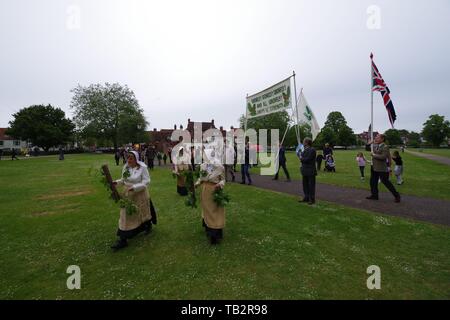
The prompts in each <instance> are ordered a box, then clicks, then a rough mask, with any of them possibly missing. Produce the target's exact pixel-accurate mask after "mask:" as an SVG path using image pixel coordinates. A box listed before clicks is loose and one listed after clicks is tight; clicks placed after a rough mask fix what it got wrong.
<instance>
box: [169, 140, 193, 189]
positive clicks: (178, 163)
mask: <svg viewBox="0 0 450 320" xmlns="http://www.w3.org/2000/svg"><path fill="white" fill-rule="evenodd" d="M184 149H185V148H183V147H182V148H180V149H179V152H178V156H177V157H175V159H174V163H173V166H174V170H173V174H175V175H176V178H177V192H178V194H179V195H180V196H187V195H188V186H186V178H185V176H184V172H186V171H190V170H192V166H191V165H190V164H189V163H190V156H189V155H185V154H184Z"/></svg>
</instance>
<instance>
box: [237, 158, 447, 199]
mask: <svg viewBox="0 0 450 320" xmlns="http://www.w3.org/2000/svg"><path fill="white" fill-rule="evenodd" d="M359 151H361V150H335V151H334V160H335V163H336V172H324V171H323V168H324V165H325V164H324V162H322V171H321V172H319V174H318V176H317V182H321V183H329V184H333V185H339V186H346V187H354V188H360V189H367V190H368V191H369V190H370V187H369V178H370V164H367V165H366V169H365V175H366V179H365V181H361V180H360V172H359V167H358V164H357V163H356V154H357V153H358V152H359ZM391 152H393V150H391ZM363 153H364V157H365V158H366V159H367V160H370V159H371V157H370V152H367V151H364V152H363ZM401 157H402V158H403V166H404V168H403V169H404V170H403V173H404V174H403V180H404V184H403V185H400V186H398V185H395V187H396V188H397V190H398V191H399V192H400V193H401V194H410V195H416V196H422V197H430V198H437V199H446V200H450V166H447V165H445V164H441V163H437V162H435V161H433V160H429V159H424V158H420V157H417V156H415V155H412V154H408V153H407V152H405V153H401ZM286 158H287V166H288V171H289V174H290V175H291V178H294V179H300V178H301V176H300V161H299V159H298V158H297V156H296V155H295V153H294V152H287V153H286ZM392 168H393V167H392ZM252 172H253V173H254V174H259V169H258V167H254V168H252ZM239 179H240V174H239ZM280 179H285V176H284V172H283V170H281V171H280ZM391 181H392V182H395V176H394V175H393V174H392V175H391ZM380 191H387V189H386V188H385V187H384V185H380Z"/></svg>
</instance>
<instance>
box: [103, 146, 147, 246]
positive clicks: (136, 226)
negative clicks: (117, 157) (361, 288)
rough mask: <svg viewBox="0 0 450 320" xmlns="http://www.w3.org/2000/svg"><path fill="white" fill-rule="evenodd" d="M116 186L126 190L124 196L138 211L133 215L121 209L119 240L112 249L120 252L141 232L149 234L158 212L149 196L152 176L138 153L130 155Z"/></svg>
mask: <svg viewBox="0 0 450 320" xmlns="http://www.w3.org/2000/svg"><path fill="white" fill-rule="evenodd" d="M114 184H115V185H117V186H122V187H123V188H124V190H123V192H122V195H123V197H124V198H127V199H129V200H131V201H132V203H133V204H134V205H135V207H136V210H135V212H133V213H132V214H130V213H129V212H127V209H126V208H120V217H119V228H118V230H117V236H118V237H119V239H118V240H117V242H116V244H114V245H113V246H112V247H111V248H112V249H114V250H119V249H122V248H125V247H127V246H128V239H131V238H133V237H134V236H136V235H137V234H139V233H141V232H145V234H149V233H150V232H151V230H152V223H153V224H156V212H155V209H154V207H153V204H152V202H151V199H150V197H149V194H148V189H147V186H148V185H149V184H150V175H149V173H148V170H147V166H146V165H145V163H143V162H141V161H139V154H138V153H137V152H136V151H130V152H129V153H128V158H127V163H126V164H125V165H124V166H123V169H122V178H121V179H118V180H115V181H114Z"/></svg>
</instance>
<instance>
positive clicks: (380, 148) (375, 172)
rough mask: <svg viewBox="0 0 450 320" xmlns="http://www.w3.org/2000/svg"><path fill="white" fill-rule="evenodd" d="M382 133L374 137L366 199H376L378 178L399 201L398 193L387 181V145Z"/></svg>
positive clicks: (388, 154)
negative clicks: (369, 192) (368, 189)
mask: <svg viewBox="0 0 450 320" xmlns="http://www.w3.org/2000/svg"><path fill="white" fill-rule="evenodd" d="M384 140H385V136H384V134H379V135H377V136H376V137H375V139H374V142H375V143H374V146H373V152H372V167H371V170H370V191H371V195H370V196H369V197H367V198H366V199H369V200H378V180H381V182H382V183H383V184H384V185H385V186H386V188H387V189H388V190H389V191H390V192H391V193H392V195H393V196H394V198H395V202H400V194H399V193H398V192H397V190H396V189H395V187H394V186H393V185H392V183H391V181H389V172H388V167H387V163H386V160H387V159H390V156H391V154H390V152H389V147H388V146H387V145H386V144H385V143H384Z"/></svg>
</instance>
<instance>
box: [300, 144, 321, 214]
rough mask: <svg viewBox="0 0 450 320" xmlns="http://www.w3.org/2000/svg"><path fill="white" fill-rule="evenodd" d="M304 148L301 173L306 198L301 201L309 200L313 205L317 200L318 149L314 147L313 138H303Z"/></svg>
mask: <svg viewBox="0 0 450 320" xmlns="http://www.w3.org/2000/svg"><path fill="white" fill-rule="evenodd" d="M303 145H304V150H303V151H302V153H301V155H300V161H301V163H302V166H301V169H300V170H301V174H302V176H303V179H302V182H303V193H304V195H305V196H304V198H303V200H301V201H300V202H307V203H308V204H309V205H312V204H314V203H315V202H316V175H317V170H316V150H315V149H314V148H313V147H312V139H310V138H305V139H304V140H303Z"/></svg>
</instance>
